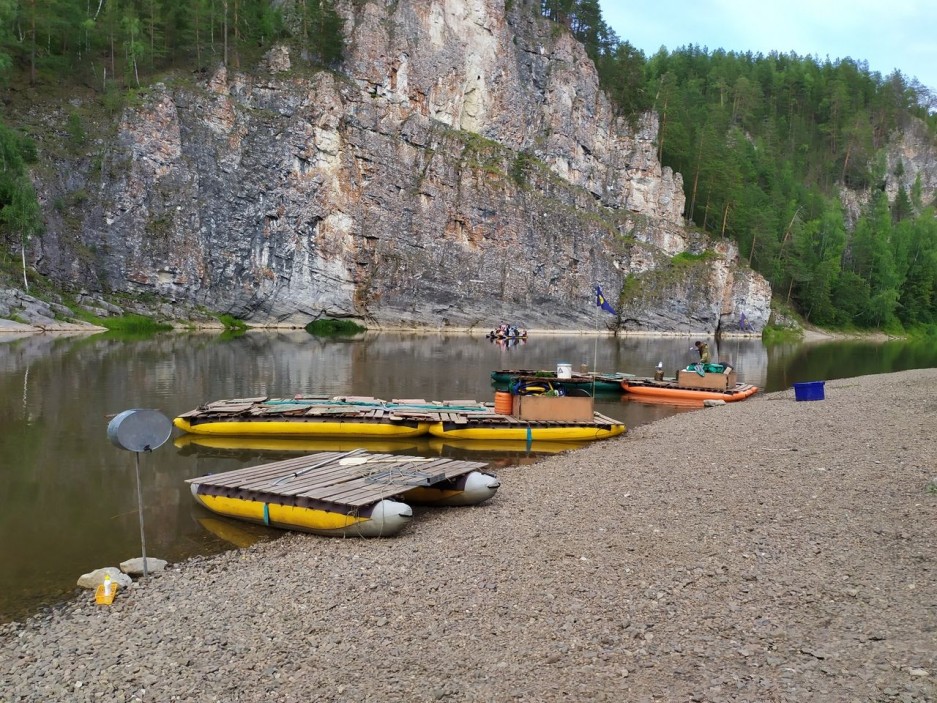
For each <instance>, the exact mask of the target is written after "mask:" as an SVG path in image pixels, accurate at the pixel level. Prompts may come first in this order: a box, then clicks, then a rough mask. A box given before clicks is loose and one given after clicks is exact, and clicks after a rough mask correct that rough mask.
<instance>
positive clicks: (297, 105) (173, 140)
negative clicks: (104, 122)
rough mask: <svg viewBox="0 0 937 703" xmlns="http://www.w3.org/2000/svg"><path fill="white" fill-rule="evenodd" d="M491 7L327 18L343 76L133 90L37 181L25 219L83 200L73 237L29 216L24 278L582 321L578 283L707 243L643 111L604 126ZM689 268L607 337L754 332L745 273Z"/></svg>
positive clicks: (501, 6)
mask: <svg viewBox="0 0 937 703" xmlns="http://www.w3.org/2000/svg"><path fill="white" fill-rule="evenodd" d="M505 5H506V4H505V3H504V2H503V0H483V1H481V2H472V3H470V2H464V1H461V0H445V1H443V2H428V1H425V0H422V1H418V2H411V3H397V4H393V5H385V4H383V3H376V2H365V3H355V4H354V5H351V4H348V5H347V6H343V7H344V8H345V9H344V10H343V11H345V12H347V13H348V14H347V17H346V30H347V34H348V40H349V51H348V57H347V62H346V65H345V66H344V69H343V70H344V73H343V74H336V73H332V72H327V71H318V72H310V70H309V69H308V67H306V66H303V65H301V64H298V63H297V62H296V60H295V58H294V57H293V56H292V55H291V54H290V52H289V51H288V50H287V49H286V48H285V47H278V48H277V49H276V50H274V51H272V52H271V53H270V54H269V55H268V57H267V59H266V60H265V62H264V63H263V65H262V66H261V67H260V68H259V69H258V71H256V72H254V73H250V74H249V73H233V72H230V71H228V70H226V69H225V68H224V67H219V68H218V69H217V70H216V71H214V72H213V73H212V74H211V75H208V76H205V77H204V78H203V79H201V80H198V81H196V82H195V83H194V84H193V83H192V82H191V81H188V80H186V81H183V80H179V81H173V82H170V81H167V82H165V83H161V84H158V85H156V86H154V87H153V88H152V90H151V91H150V92H149V94H148V96H147V97H146V98H145V99H144V100H143V101H142V102H141V103H140V104H139V105H138V106H134V107H131V108H128V109H127V110H126V111H125V112H124V114H123V117H122V119H121V122H120V125H119V128H118V140H117V143H116V144H112V143H108V144H107V145H106V146H104V148H103V153H101V154H96V155H95V154H91V155H89V158H88V159H87V163H85V164H84V165H81V164H78V165H71V166H70V167H67V168H63V169H59V174H58V176H57V177H56V178H57V180H55V179H52V180H47V181H45V182H42V183H40V190H41V191H42V192H43V194H44V197H45V199H46V201H47V202H53V201H55V200H56V199H57V198H59V199H60V198H61V197H62V194H63V193H67V192H69V191H71V190H74V189H75V187H76V186H77V187H80V188H82V189H83V191H84V193H85V196H86V197H85V198H84V199H83V200H82V202H81V203H80V205H78V206H76V207H77V209H79V210H80V214H81V218H80V225H79V226H78V227H77V228H75V227H74V226H73V225H71V224H70V223H69V221H68V218H67V217H66V216H65V215H63V214H62V213H59V212H58V211H56V210H55V209H54V208H53V209H50V210H49V222H50V225H51V226H50V228H49V232H48V233H47V234H46V235H44V236H43V237H42V239H41V241H39V242H38V243H35V244H34V249H33V251H32V258H33V263H34V265H35V266H36V268H37V269H38V270H40V271H41V272H42V273H44V274H46V275H49V276H50V277H52V278H54V279H56V280H59V281H63V282H67V283H70V284H71V285H74V286H81V287H84V288H87V289H89V290H93V291H98V292H105V291H107V292H109V291H119V292H124V293H130V294H134V295H138V296H139V295H146V296H150V297H153V298H155V299H157V300H159V301H161V302H162V304H163V305H166V306H169V310H180V309H189V308H193V307H201V308H204V309H207V310H210V311H215V312H219V313H229V314H232V315H234V316H236V317H239V318H242V319H245V320H247V321H249V322H251V323H252V324H300V325H301V324H305V323H307V322H309V321H310V320H312V319H315V318H317V317H321V316H329V317H354V318H358V319H360V320H363V321H364V322H366V323H367V324H369V325H371V326H378V327H388V326H399V325H404V326H429V327H469V328H486V327H489V326H491V325H492V324H494V323H495V322H496V321H497V320H499V319H510V320H513V321H517V322H518V323H519V324H522V325H523V326H526V327H529V328H537V327H549V328H558V329H575V328H590V327H591V326H592V324H593V312H594V294H593V292H594V287H595V285H601V286H602V287H603V289H604V290H605V293H606V295H607V297H608V298H609V299H610V300H612V301H613V302H614V301H616V299H617V298H618V293H619V291H622V290H623V289H625V287H626V284H629V282H631V281H633V280H634V276H635V275H636V274H645V273H647V272H649V271H656V270H658V269H660V270H662V271H669V270H670V269H671V268H672V267H670V264H669V259H670V257H672V256H673V255H675V254H679V253H681V252H684V251H686V250H688V249H691V248H700V247H702V248H706V245H705V243H704V244H702V245H701V244H700V242H699V241H698V240H696V239H694V237H695V236H696V235H690V234H688V232H687V231H686V229H685V227H684V224H683V220H682V212H683V209H684V196H683V191H682V179H681V177H680V175H679V174H675V173H673V172H672V171H670V169H667V168H662V167H661V165H660V163H659V162H658V160H657V157H656V143H655V142H656V138H657V131H658V123H657V117H656V116H655V115H653V114H648V115H645V116H644V118H643V119H642V120H640V121H639V123H638V124H637V125H635V126H631V125H629V124H627V123H626V122H625V121H623V120H622V119H620V118H618V117H617V116H616V115H615V113H614V111H613V110H612V108H611V106H610V104H609V102H608V100H607V98H606V97H605V95H604V94H603V93H602V92H601V91H600V90H599V88H598V79H597V75H596V72H595V68H594V66H593V65H592V63H591V61H590V60H589V59H588V57H587V56H586V54H585V52H584V51H583V48H582V47H581V46H580V45H579V44H578V43H576V42H575V41H574V40H573V39H572V37H571V36H570V35H569V34H568V33H567V32H566V31H565V30H562V29H561V28H559V27H558V26H556V25H554V24H551V23H548V22H546V21H544V20H543V19H542V18H540V17H539V16H538V15H537V13H536V12H535V11H533V10H532V7H531V5H530V4H529V3H527V2H515V3H511V4H510V6H509V8H510V9H506V7H505ZM90 163H94V164H95V169H92V168H91V167H90V166H89V165H88V164H90ZM81 174H84V176H83V177H84V178H85V179H86V181H90V182H93V181H94V179H99V182H97V183H88V182H86V183H84V184H81V183H80V182H79V183H76V179H80V178H81V177H82V176H81ZM92 185H93V187H92ZM72 219H74V217H73V218H72ZM75 229H77V231H74V230H75ZM710 251H711V252H712V254H713V256H711V257H710V258H707V259H705V260H704V263H703V265H702V266H701V269H705V273H704V274H700V277H699V279H698V280H697V279H694V280H696V282H695V283H693V282H691V281H689V280H687V281H683V283H682V284H675V285H676V286H677V289H679V290H680V293H681V296H682V297H681V298H680V300H679V304H674V303H673V301H671V300H658V299H656V298H654V297H652V296H645V298H644V300H647V301H648V302H652V301H656V302H654V303H653V304H654V307H647V308H642V309H637V308H636V307H635V306H631V307H630V308H629V310H630V312H629V316H628V318H627V323H626V324H623V327H624V329H630V328H631V327H632V326H635V327H638V328H642V329H644V328H648V329H651V328H653V329H656V330H658V331H678V330H684V329H692V330H693V331H715V330H717V329H719V328H720V326H723V325H724V324H725V323H726V321H727V320H728V319H729V318H730V317H731V316H732V315H734V314H736V311H737V310H739V309H745V310H748V311H749V312H747V313H746V315H748V316H749V319H750V320H752V322H753V324H761V323H762V322H763V321H764V320H766V319H767V317H768V314H769V309H768V304H769V300H770V291H769V290H768V286H767V283H766V282H765V281H764V279H762V278H761V277H760V276H759V275H758V274H756V273H754V272H752V271H750V270H748V269H747V268H745V267H744V266H742V265H741V264H740V262H739V261H738V256H737V253H736V252H735V251H734V249H733V248H732V247H725V246H721V247H716V248H711V247H710ZM675 290H676V289H675ZM632 320H633V322H632ZM608 322H609V324H610V326H612V327H615V326H617V324H618V321H617V320H612V319H611V318H609V320H608Z"/></svg>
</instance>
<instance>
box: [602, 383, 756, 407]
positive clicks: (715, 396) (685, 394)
mask: <svg viewBox="0 0 937 703" xmlns="http://www.w3.org/2000/svg"><path fill="white" fill-rule="evenodd" d="M621 386H622V388H623V389H624V390H625V392H626V393H630V394H632V395H636V396H641V397H645V398H655V399H660V400H675V401H698V402H699V403H700V404H702V402H703V401H704V400H724V401H726V402H727V403H731V402H734V401H738V400H744V399H745V398H749V397H751V396H752V395H754V394H755V393H757V392H758V387H757V386H753V385H751V384H750V383H735V384H734V385H731V386H729V387H727V388H726V389H725V390H717V389H711V388H692V387H689V386H685V385H680V384H679V383H678V382H676V381H655V380H654V379H650V378H630V379H626V380H623V381H622V382H621Z"/></svg>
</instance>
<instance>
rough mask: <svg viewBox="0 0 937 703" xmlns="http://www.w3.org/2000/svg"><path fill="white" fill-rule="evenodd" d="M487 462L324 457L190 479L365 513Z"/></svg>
mask: <svg viewBox="0 0 937 703" xmlns="http://www.w3.org/2000/svg"><path fill="white" fill-rule="evenodd" d="M486 466H487V464H486V463H480V462H475V461H458V460H454V459H427V458H423V457H416V456H401V455H399V454H370V453H368V452H365V451H362V450H353V451H351V452H319V453H316V454H309V455H306V456H303V457H297V458H295V459H286V460H283V461H275V462H273V463H270V464H262V465H260V466H252V467H247V468H243V469H236V470H234V471H227V472H224V473H220V474H209V475H207V476H200V477H198V478H190V479H186V483H190V484H192V483H197V484H199V486H200V489H199V492H200V493H205V494H208V495H217V496H225V497H228V498H239V499H243V500H257V501H262V502H266V503H278V504H281V505H295V506H299V507H312V506H315V505H317V504H321V503H326V504H330V505H338V506H343V507H346V508H362V507H365V506H368V505H372V504H374V503H377V502H379V501H381V500H383V499H385V498H391V497H393V496H397V495H400V494H402V493H405V492H406V491H409V490H411V489H413V488H417V487H421V486H432V485H435V484H437V483H441V482H443V481H446V480H449V479H453V478H456V477H458V476H462V475H463V474H467V473H469V472H471V471H476V470H480V469H483V468H485V467H486Z"/></svg>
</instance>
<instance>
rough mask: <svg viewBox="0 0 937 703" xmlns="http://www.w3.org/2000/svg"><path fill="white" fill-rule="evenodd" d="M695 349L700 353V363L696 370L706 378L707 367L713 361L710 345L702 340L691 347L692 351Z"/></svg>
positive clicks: (697, 363) (697, 364)
mask: <svg viewBox="0 0 937 703" xmlns="http://www.w3.org/2000/svg"><path fill="white" fill-rule="evenodd" d="M693 349H695V350H696V351H697V352H699V361H698V362H696V366H695V367H694V369H695V371H696V373H698V374H699V375H700V376H705V375H706V365H707V364H708V363H710V361H711V360H712V357H711V356H710V355H709V345H708V344H706V342H703V341H701V340H696V344H694V345H693V346H692V347H690V350H691V351H692V350H693Z"/></svg>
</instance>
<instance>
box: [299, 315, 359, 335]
mask: <svg viewBox="0 0 937 703" xmlns="http://www.w3.org/2000/svg"><path fill="white" fill-rule="evenodd" d="M305 329H306V331H307V332H308V333H309V334H312V335H315V336H316V337H350V336H352V335H355V334H358V333H359V332H364V331H365V330H366V329H367V328H365V327H362V326H361V325H359V324H357V323H355V322H352V321H351V320H329V319H322V320H313V321H312V322H310V323H309V324H308V325H306V328H305Z"/></svg>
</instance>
